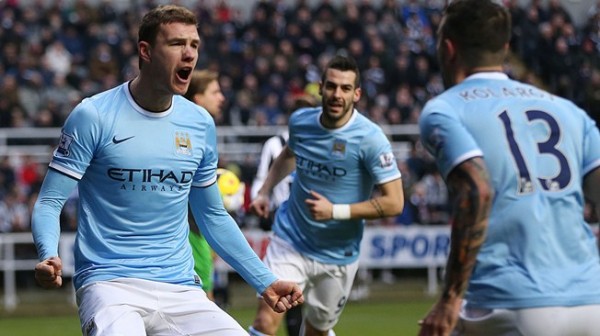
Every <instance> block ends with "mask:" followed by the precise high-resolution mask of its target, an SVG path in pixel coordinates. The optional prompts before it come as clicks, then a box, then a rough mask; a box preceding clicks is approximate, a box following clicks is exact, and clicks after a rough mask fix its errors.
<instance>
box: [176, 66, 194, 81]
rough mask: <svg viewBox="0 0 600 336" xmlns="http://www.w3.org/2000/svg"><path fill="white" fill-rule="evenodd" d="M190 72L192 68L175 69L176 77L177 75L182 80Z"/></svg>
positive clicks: (188, 75)
mask: <svg viewBox="0 0 600 336" xmlns="http://www.w3.org/2000/svg"><path fill="white" fill-rule="evenodd" d="M191 73H192V68H183V69H181V70H179V71H177V77H179V78H181V79H183V80H187V79H188V78H189V77H190V74H191Z"/></svg>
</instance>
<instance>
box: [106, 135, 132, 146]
mask: <svg viewBox="0 0 600 336" xmlns="http://www.w3.org/2000/svg"><path fill="white" fill-rule="evenodd" d="M132 138H135V135H134V136H130V137H129V138H123V139H117V136H116V135H115V136H114V137H113V139H112V141H113V143H114V144H115V145H116V144H120V143H121V142H123V141H127V140H129V139H132Z"/></svg>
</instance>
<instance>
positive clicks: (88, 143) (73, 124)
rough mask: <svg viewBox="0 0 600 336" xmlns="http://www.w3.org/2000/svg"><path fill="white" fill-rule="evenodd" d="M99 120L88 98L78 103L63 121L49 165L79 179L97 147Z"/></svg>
mask: <svg viewBox="0 0 600 336" xmlns="http://www.w3.org/2000/svg"><path fill="white" fill-rule="evenodd" d="M99 123H100V118H99V117H98V113H97V110H96V108H95V107H94V105H93V104H91V103H89V101H88V100H84V101H82V102H81V103H80V104H78V105H77V106H76V107H75V109H73V111H72V112H71V113H70V114H69V117H68V118H67V120H66V121H65V124H64V126H63V128H62V130H61V135H60V140H59V142H58V146H57V147H56V149H55V150H54V153H53V158H52V161H51V162H50V167H52V168H54V169H56V170H58V171H60V172H61V173H63V174H66V175H68V176H70V177H73V178H76V179H81V177H82V176H83V174H84V173H85V171H86V169H87V167H88V166H89V164H90V162H91V160H92V158H93V157H94V153H95V152H96V148H97V147H98V143H99V139H100V125H99Z"/></svg>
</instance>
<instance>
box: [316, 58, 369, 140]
mask: <svg viewBox="0 0 600 336" xmlns="http://www.w3.org/2000/svg"><path fill="white" fill-rule="evenodd" d="M355 80H356V74H355V73H354V72H352V71H340V70H337V69H328V70H327V72H326V73H325V80H324V82H323V83H321V87H320V89H321V96H322V104H323V115H322V119H321V122H322V123H323V125H324V126H326V127H332V128H335V127H340V126H343V125H344V124H345V123H346V122H347V121H348V119H350V117H351V116H352V110H353V109H354V103H355V102H357V101H358V100H359V99H360V88H357V87H356V86H355V85H354V81H355Z"/></svg>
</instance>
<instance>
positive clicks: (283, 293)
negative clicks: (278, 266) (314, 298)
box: [262, 280, 304, 313]
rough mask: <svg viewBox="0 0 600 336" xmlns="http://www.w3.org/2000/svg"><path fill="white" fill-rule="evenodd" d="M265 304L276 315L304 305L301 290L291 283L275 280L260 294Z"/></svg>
mask: <svg viewBox="0 0 600 336" xmlns="http://www.w3.org/2000/svg"><path fill="white" fill-rule="evenodd" d="M262 297H263V299H264V300H265V303H266V304H267V305H268V306H269V307H271V309H273V311H275V312H277V313H285V312H286V311H288V310H290V309H292V308H293V307H296V306H298V305H301V304H302V303H304V296H303V295H302V290H301V289H300V286H298V284H297V283H295V282H293V281H285V280H277V281H275V282H273V283H272V284H271V285H270V286H269V287H267V289H265V291H264V292H263V293H262Z"/></svg>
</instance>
